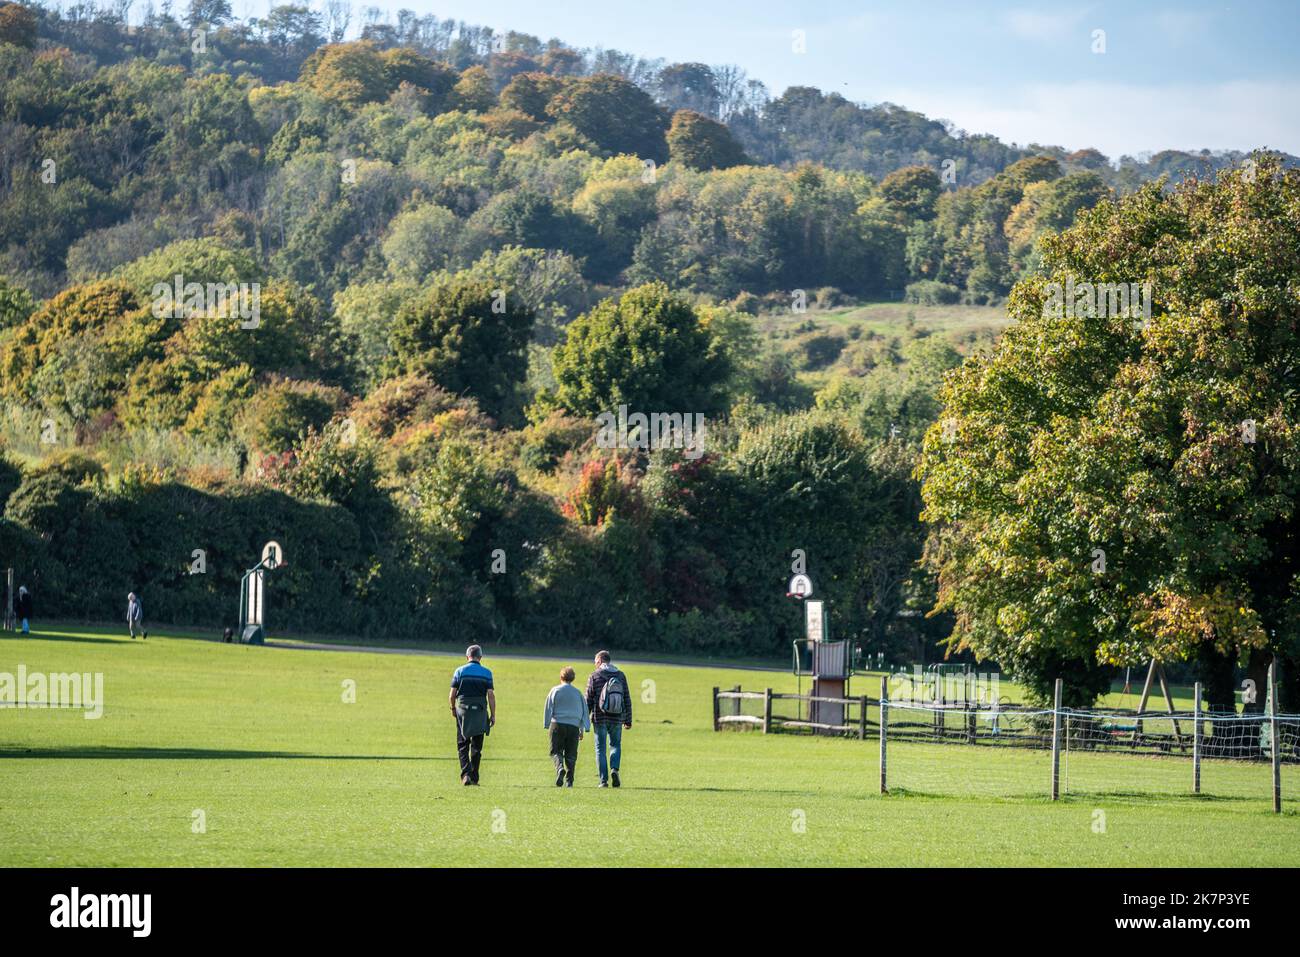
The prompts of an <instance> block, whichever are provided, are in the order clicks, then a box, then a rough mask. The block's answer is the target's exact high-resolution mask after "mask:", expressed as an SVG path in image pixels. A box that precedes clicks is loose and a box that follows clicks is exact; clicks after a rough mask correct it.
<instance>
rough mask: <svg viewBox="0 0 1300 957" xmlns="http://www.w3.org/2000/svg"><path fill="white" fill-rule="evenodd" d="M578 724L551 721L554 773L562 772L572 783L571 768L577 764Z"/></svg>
mask: <svg viewBox="0 0 1300 957" xmlns="http://www.w3.org/2000/svg"><path fill="white" fill-rule="evenodd" d="M579 733H580V732H579V730H578V726H577V725H576V724H560V723H559V722H558V721H552V722H551V758H552V759H553V760H554V761H555V773H556V775H557V776H558V775H559V773H560V772H561V771H563V772H564V779H565V780H566V781H567V782H568V783H569V784H572V783H573V770H574V768H576V767H577V766H578V735H579Z"/></svg>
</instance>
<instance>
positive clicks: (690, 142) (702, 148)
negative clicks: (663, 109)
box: [668, 110, 750, 170]
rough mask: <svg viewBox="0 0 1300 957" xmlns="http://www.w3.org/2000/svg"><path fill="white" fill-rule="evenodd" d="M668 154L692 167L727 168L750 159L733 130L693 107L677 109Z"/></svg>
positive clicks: (670, 128) (670, 129)
mask: <svg viewBox="0 0 1300 957" xmlns="http://www.w3.org/2000/svg"><path fill="white" fill-rule="evenodd" d="M668 154H669V156H670V157H671V158H672V159H673V160H675V161H677V162H679V163H683V164H685V165H686V166H689V167H690V168H691V169H701V170H706V169H726V168H727V167H729V166H743V165H745V164H746V163H749V162H750V160H749V158H748V157H747V156H745V151H744V150H743V149H741V147H740V144H739V143H737V142H736V139H735V137H734V136H732V135H731V131H730V130H728V129H727V128H726V127H725V126H723V125H722V124H721V123H719V122H718V121H717V120H713V119H710V118H709V117H707V116H704V115H702V114H700V113H696V112H695V111H694V110H678V111H677V112H676V113H674V114H673V122H672V126H671V127H669V129H668Z"/></svg>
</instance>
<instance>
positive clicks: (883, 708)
mask: <svg viewBox="0 0 1300 957" xmlns="http://www.w3.org/2000/svg"><path fill="white" fill-rule="evenodd" d="M888 729H889V678H888V677H887V676H885V675H881V676H880V793H881V794H888V793H889V788H888V787H887V785H886V780H887V779H886V775H885V767H886V763H885V741H886V739H887V738H888V736H889V731H888Z"/></svg>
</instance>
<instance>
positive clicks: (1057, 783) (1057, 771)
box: [1052, 678, 1061, 801]
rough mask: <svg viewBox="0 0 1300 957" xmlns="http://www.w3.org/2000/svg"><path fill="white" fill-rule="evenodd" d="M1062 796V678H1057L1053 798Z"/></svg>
mask: <svg viewBox="0 0 1300 957" xmlns="http://www.w3.org/2000/svg"><path fill="white" fill-rule="evenodd" d="M1060 796H1061V679H1060V678H1057V679H1056V703H1055V705H1054V706H1053V708H1052V800H1053V801H1055V800H1057V799H1059V798H1060Z"/></svg>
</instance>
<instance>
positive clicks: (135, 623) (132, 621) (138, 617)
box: [126, 592, 149, 640]
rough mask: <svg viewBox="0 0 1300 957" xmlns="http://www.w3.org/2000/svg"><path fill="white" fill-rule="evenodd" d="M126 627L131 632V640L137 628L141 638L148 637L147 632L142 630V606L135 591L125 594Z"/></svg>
mask: <svg viewBox="0 0 1300 957" xmlns="http://www.w3.org/2000/svg"><path fill="white" fill-rule="evenodd" d="M126 627H127V630H128V631H130V632H131V638H132V640H134V639H135V630H136V629H137V628H139V629H140V638H141V639H142V640H143V639H146V638H148V637H149V632H147V631H145V630H144V607H143V606H142V605H141V604H140V599H139V598H138V597H137V596H136V593H135V592H129V593H128V594H127V596H126Z"/></svg>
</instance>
